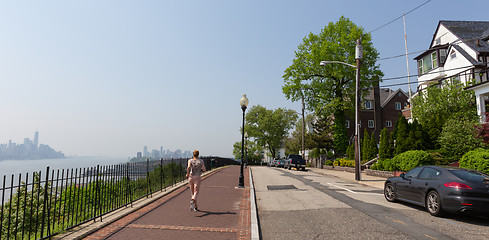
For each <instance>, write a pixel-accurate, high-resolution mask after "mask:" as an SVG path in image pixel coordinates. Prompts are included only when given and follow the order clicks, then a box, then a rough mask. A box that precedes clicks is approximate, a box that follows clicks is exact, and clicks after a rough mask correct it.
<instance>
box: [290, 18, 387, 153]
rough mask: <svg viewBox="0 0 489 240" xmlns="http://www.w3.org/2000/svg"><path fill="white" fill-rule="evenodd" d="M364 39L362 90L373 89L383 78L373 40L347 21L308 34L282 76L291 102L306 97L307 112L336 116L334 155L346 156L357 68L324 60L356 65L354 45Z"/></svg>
mask: <svg viewBox="0 0 489 240" xmlns="http://www.w3.org/2000/svg"><path fill="white" fill-rule="evenodd" d="M357 39H361V41H362V46H363V59H362V68H361V79H360V86H359V88H360V89H363V88H366V87H371V86H373V85H374V83H375V82H376V81H377V80H378V79H380V78H381V77H382V76H383V73H382V72H381V71H380V67H379V65H376V59H377V58H378V56H379V53H378V52H377V50H376V49H375V48H374V47H373V44H372V37H371V35H370V34H369V33H365V31H364V30H363V28H361V27H358V26H357V25H355V24H354V23H353V22H352V21H350V20H349V19H348V18H345V17H340V19H339V20H338V21H337V22H336V23H329V24H328V25H327V26H326V27H325V28H324V29H322V30H321V32H320V33H319V34H314V33H310V34H308V35H307V36H306V37H305V38H304V40H303V42H302V43H301V44H300V45H299V47H298V50H297V51H295V58H294V60H293V63H292V65H290V66H289V67H288V68H287V69H286V70H285V74H284V75H283V78H284V86H283V87H282V90H283V92H284V94H285V96H286V97H287V99H290V100H292V101H299V100H301V99H302V98H304V101H305V103H306V107H307V109H309V110H311V111H314V112H316V113H317V114H318V115H319V114H321V115H327V116H334V119H335V120H334V127H333V131H334V132H333V140H334V148H335V152H336V153H339V154H344V153H345V151H346V148H347V147H348V138H347V135H346V133H347V131H346V127H345V114H346V113H347V112H350V113H351V112H353V111H352V109H353V108H354V101H352V99H355V75H356V72H355V69H353V68H352V67H350V66H346V65H343V64H328V65H327V66H320V65H319V63H320V62H321V61H323V60H329V61H341V62H345V63H350V64H353V63H355V46H356V41H357Z"/></svg>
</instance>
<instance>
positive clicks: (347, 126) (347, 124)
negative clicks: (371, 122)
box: [346, 120, 350, 128]
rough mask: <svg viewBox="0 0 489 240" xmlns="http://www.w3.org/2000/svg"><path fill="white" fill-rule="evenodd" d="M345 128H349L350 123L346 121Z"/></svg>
mask: <svg viewBox="0 0 489 240" xmlns="http://www.w3.org/2000/svg"><path fill="white" fill-rule="evenodd" d="M346 128H350V121H348V120H346Z"/></svg>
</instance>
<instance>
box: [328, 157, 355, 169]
mask: <svg viewBox="0 0 489 240" xmlns="http://www.w3.org/2000/svg"><path fill="white" fill-rule="evenodd" d="M333 166H335V167H355V160H347V159H344V158H338V159H336V161H334V163H333Z"/></svg>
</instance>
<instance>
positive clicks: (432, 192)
mask: <svg viewBox="0 0 489 240" xmlns="http://www.w3.org/2000/svg"><path fill="white" fill-rule="evenodd" d="M384 196H385V199H387V201H389V202H395V201H403V202H408V203H413V204H416V205H419V206H422V207H425V208H426V210H427V211H428V212H429V213H430V214H431V215H433V216H440V215H442V214H443V213H444V212H447V213H476V214H482V215H486V216H489V175H488V174H486V173H482V172H479V171H475V170H469V169H464V168H456V167H444V166H443V167H442V166H422V167H416V168H414V169H412V170H411V171H409V172H407V173H405V174H404V173H401V175H400V176H399V177H390V178H388V179H387V180H386V181H385V184H384Z"/></svg>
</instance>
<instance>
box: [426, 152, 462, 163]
mask: <svg viewBox="0 0 489 240" xmlns="http://www.w3.org/2000/svg"><path fill="white" fill-rule="evenodd" d="M426 152H428V153H429V154H430V156H431V159H433V165H437V166H445V165H448V164H450V163H452V162H454V161H456V159H457V158H455V159H454V158H453V157H447V156H445V155H444V154H443V151H442V150H426Z"/></svg>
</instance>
